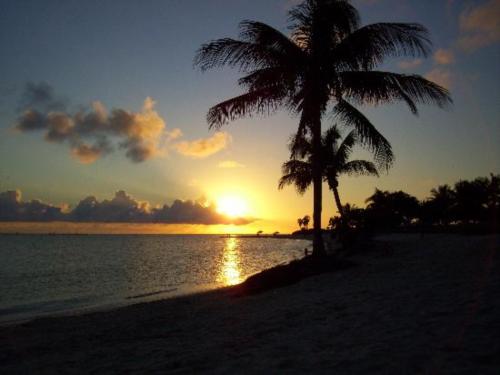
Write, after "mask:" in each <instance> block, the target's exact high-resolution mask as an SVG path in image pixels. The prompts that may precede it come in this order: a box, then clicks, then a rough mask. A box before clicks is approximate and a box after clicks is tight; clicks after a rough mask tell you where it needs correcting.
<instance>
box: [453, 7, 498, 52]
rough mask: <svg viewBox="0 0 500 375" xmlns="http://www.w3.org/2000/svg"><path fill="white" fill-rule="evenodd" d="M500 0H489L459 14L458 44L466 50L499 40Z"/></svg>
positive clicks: (470, 50) (475, 48)
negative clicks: (459, 33) (459, 32)
mask: <svg viewBox="0 0 500 375" xmlns="http://www.w3.org/2000/svg"><path fill="white" fill-rule="evenodd" d="M499 19H500V0H489V1H487V2H485V3H483V4H481V5H478V6H475V7H471V8H469V9H467V10H465V11H464V12H462V14H461V15H460V31H461V36H460V38H459V40H458V46H459V47H460V48H461V49H463V50H464V51H467V52H472V51H475V50H477V49H479V48H482V47H485V46H488V45H491V44H494V43H497V42H499V41H500V22H498V20H499Z"/></svg>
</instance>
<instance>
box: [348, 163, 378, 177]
mask: <svg viewBox="0 0 500 375" xmlns="http://www.w3.org/2000/svg"><path fill="white" fill-rule="evenodd" d="M342 172H344V173H347V174H349V175H356V176H360V175H365V176H369V175H372V176H377V177H378V170H377V167H376V166H375V164H373V163H372V162H371V161H367V160H351V161H350V162H348V163H346V164H344V166H343V168H342Z"/></svg>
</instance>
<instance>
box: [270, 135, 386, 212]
mask: <svg viewBox="0 0 500 375" xmlns="http://www.w3.org/2000/svg"><path fill="white" fill-rule="evenodd" d="M340 140H341V134H340V132H339V131H338V129H337V127H336V126H333V127H332V128H330V129H328V130H327V131H326V132H325V133H324V135H323V137H322V139H321V150H320V152H321V172H322V176H323V180H324V181H326V182H327V183H328V186H329V188H330V190H332V192H333V195H334V198H335V204H336V205H337V209H338V211H339V213H340V216H341V217H342V218H343V217H344V210H343V207H342V203H341V201H340V195H339V191H338V185H339V182H338V179H339V177H340V176H341V175H342V174H348V175H374V176H378V171H377V168H376V167H375V164H374V163H372V162H370V161H366V160H351V161H350V160H349V157H350V156H351V154H352V151H353V148H354V146H355V145H356V144H357V143H360V142H359V136H358V134H357V131H356V130H353V131H351V132H350V133H349V134H348V135H347V136H346V137H345V138H344V139H343V140H342V141H341V142H340V144H339V141H340ZM298 142H300V144H298ZM290 148H291V149H292V157H293V158H292V159H291V160H289V161H287V162H285V163H284V164H283V166H282V171H283V176H282V177H281V179H280V181H279V185H278V188H279V189H283V187H284V186H285V185H290V184H294V185H295V187H296V189H297V192H298V193H299V194H304V193H305V191H306V190H307V188H308V187H309V186H310V185H311V184H312V182H313V178H312V176H313V173H312V171H313V165H312V157H313V155H312V145H311V140H310V138H308V137H301V138H294V139H293V141H292V144H291V145H290Z"/></svg>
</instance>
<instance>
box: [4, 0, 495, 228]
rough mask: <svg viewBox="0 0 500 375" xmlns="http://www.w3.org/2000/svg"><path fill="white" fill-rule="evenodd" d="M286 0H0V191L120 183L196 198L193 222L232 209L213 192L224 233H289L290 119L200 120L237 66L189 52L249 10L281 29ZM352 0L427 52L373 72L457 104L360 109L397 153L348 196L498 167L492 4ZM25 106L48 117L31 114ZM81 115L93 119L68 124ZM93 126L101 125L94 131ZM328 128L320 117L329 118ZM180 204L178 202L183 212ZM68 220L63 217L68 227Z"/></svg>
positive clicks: (85, 191)
mask: <svg viewBox="0 0 500 375" xmlns="http://www.w3.org/2000/svg"><path fill="white" fill-rule="evenodd" d="M297 3H298V1H295V0H294V1H292V0H252V1H249V0H198V1H195V0H191V1H181V0H165V1H164V0H161V1H160V0H158V1H153V0H147V1H138V0H136V1H129V0H123V1H119V2H116V1H90V0H88V1H76V0H67V1H62V0H61V1H56V0H53V1H35V0H33V1H24V0H23V1H7V0H0V55H1V56H2V57H1V58H0V71H1V75H0V132H1V136H0V192H6V191H14V190H18V191H19V192H21V193H22V201H25V202H27V201H31V200H33V199H38V200H41V201H42V202H44V204H52V205H55V206H60V207H64V210H66V211H67V210H69V209H72V208H74V207H75V206H76V205H77V204H78V203H79V202H80V201H81V200H82V199H84V198H86V197H88V196H94V197H96V199H97V201H99V202H101V201H103V200H105V199H107V200H111V199H112V198H113V197H115V193H116V192H119V191H122V192H121V193H118V194H117V195H116V197H117V198H119V199H121V200H120V202H128V203H127V204H136V203H137V202H142V203H140V204H142V205H143V206H141V207H147V210H152V209H153V208H154V207H157V208H156V209H157V210H158V211H157V213H158V215H166V216H165V217H171V216H168V215H174V213H173V211H169V212H167V211H168V209H167V210H164V211H161V206H163V204H167V205H168V206H169V207H170V206H171V205H172V203H173V202H174V201H175V200H181V201H185V200H193V201H198V202H200V203H201V204H202V205H203V207H205V206H206V207H207V209H209V211H210V212H208V213H202V214H201V215H208V216H204V217H205V219H204V221H203V222H200V224H203V223H211V222H213V221H212V220H215V221H217V220H219V219H220V218H219V216H217V215H218V214H221V215H223V214H226V213H228V209H225V210H222V211H220V210H219V212H217V211H216V209H215V208H213V209H212V208H211V207H215V206H213V205H214V204H216V203H217V202H218V203H219V206H220V205H224V204H225V205H229V206H231V207H235V206H238V207H237V208H236V209H234V210H235V211H234V212H233V214H234V215H237V216H240V215H241V216H245V217H246V218H247V220H246V221H245V220H243V221H241V222H240V223H241V224H246V223H247V222H251V223H250V224H248V225H242V226H240V227H238V228H237V230H236V229H232V230H234V231H238V232H253V231H256V230H258V229H263V230H265V231H267V232H272V231H274V230H279V231H282V232H287V231H290V230H294V229H296V227H297V224H296V220H297V218H298V217H299V216H303V215H305V214H311V213H312V194H311V192H309V193H307V194H306V195H304V196H303V197H301V196H298V195H297V194H296V192H295V190H294V188H293V187H289V188H285V189H284V190H283V191H278V189H277V184H278V179H279V177H280V173H281V171H280V167H281V164H282V163H283V162H284V161H286V160H287V158H288V156H289V155H288V150H287V147H286V144H287V141H288V139H289V137H290V135H291V134H292V133H293V132H294V131H295V130H296V128H297V124H298V119H297V118H294V117H291V116H290V115H289V114H288V113H286V112H280V113H278V114H277V115H273V116H271V117H268V118H253V119H243V120H239V121H236V122H234V123H231V124H230V125H229V126H227V127H224V128H223V129H221V132H215V131H209V129H208V126H207V123H206V120H205V116H206V113H207V110H208V109H209V108H210V107H211V106H213V105H214V104H216V103H218V102H220V101H222V100H224V99H227V98H230V97H232V96H234V95H237V94H238V93H239V92H240V91H239V89H238V87H237V86H236V80H237V78H238V72H237V71H233V70H231V69H229V68H227V69H222V70H214V71H209V72H206V73H203V74H202V73H201V72H200V71H199V70H197V69H195V68H194V67H193V57H194V54H195V52H196V50H197V49H198V48H199V47H200V45H201V44H202V43H204V42H207V41H209V40H211V39H216V38H221V37H237V33H238V29H237V26H238V23H239V22H240V21H242V20H244V19H251V20H259V21H262V22H265V23H268V24H270V25H272V26H274V27H276V28H278V29H279V30H281V31H283V32H285V33H286V32H287V28H286V21H287V12H288V10H289V9H290V8H291V7H292V6H293V5H295V4H297ZM353 3H354V4H355V5H356V6H358V9H359V10H360V13H361V17H362V22H363V24H365V23H373V22H379V21H395V22H418V23H422V24H423V25H425V26H426V27H427V28H428V29H429V31H430V34H431V39H432V41H433V44H434V52H433V56H429V58H428V59H426V60H408V59H393V60H391V61H389V62H388V63H387V64H386V65H385V66H383V67H381V70H392V71H397V72H404V73H418V74H421V75H424V76H426V77H427V78H429V79H431V80H433V81H435V82H437V83H439V84H441V85H444V86H446V87H447V88H449V89H450V91H451V93H452V97H453V100H454V105H453V106H452V107H451V108H450V109H448V110H445V111H444V110H439V109H437V108H432V107H421V109H420V115H419V117H415V116H413V115H412V114H411V113H410V112H409V111H408V109H407V108H406V107H405V106H403V105H387V106H382V107H377V108H373V107H364V108H362V110H363V111H364V113H365V114H366V115H367V116H368V117H369V118H370V119H371V120H372V122H373V123H374V124H375V125H376V126H377V128H378V129H379V130H380V131H381V132H382V133H383V134H384V135H385V136H386V138H387V139H388V140H389V141H390V142H391V143H392V145H393V148H394V151H395V155H396V162H395V165H394V167H393V168H392V169H391V170H390V171H389V173H388V174H387V175H381V177H380V178H368V177H362V178H349V177H343V178H342V179H341V180H340V194H341V198H342V199H343V201H344V202H350V203H354V204H356V205H358V206H363V205H364V200H365V199H366V198H367V197H368V196H369V195H371V194H372V193H373V191H374V189H375V187H378V188H380V189H384V190H399V189H402V190H404V191H406V192H408V193H410V194H413V195H415V196H417V197H418V198H425V197H426V196H428V194H429V190H430V189H431V188H433V187H435V186H437V185H438V184H445V183H448V184H453V183H454V182H455V181H457V180H459V179H461V178H463V179H468V178H474V177H477V176H487V175H488V174H489V173H490V172H493V173H499V172H500V147H499V146H498V145H499V144H500V124H499V122H500V121H499V120H500V106H499V103H500V91H499V89H498V87H499V81H500V48H499V42H500V26H499V25H500V24H499V22H498V20H499V19H500V0H481V1H479V0H474V1H473V0H358V1H353ZM35 110H36V111H38V112H39V113H43V114H44V115H45V116H46V117H47V119H48V120H46V121H49V122H50V124H51V125H50V126H51V127H50V128H47V127H46V126H45V125H40V122H39V119H37V118H36V116H35V112H34V111H35ZM30 111H31V112H30ZM84 123H85V124H92V126H94V127H90V126H89V127H86V128H83V127H82V128H79V127H78V124H84ZM103 124H107V125H109V127H110V129H112V131H111V132H108V133H107V134H106V135H103V134H102V133H99V131H98V128H99V126H104V125H103ZM328 125H330V122H329V121H328V119H325V120H324V122H323V127H324V129H326V127H327V126H328ZM43 126H45V127H43ZM359 155H361V156H365V154H364V153H360V154H359ZM1 197H3V198H4V199H14V198H13V196H12V195H8V194H4V195H3V196H0V198H1ZM16 199H19V196H18V197H17V198H16ZM224 202H225V203H224ZM228 202H229V203H228ZM324 202H325V204H324V215H323V218H324V220H326V221H327V218H328V217H330V216H332V215H334V214H335V211H336V209H335V208H334V204H333V195H332V194H331V193H330V192H329V191H328V189H326V186H325V190H324ZM138 204H139V203H138ZM211 205H212V206H211ZM178 206H179V210H180V211H179V212H184V211H182V210H185V209H188V208H189V207H188V208H186V207H184V206H182V205H181V204H180V203H178ZM1 207H2V206H1V205H0V209H1ZM219 208H220V207H219ZM106 209H107V207H103V208H102V211H103V212H104V211H105V210H106ZM189 209H191V208H189ZM64 210H63V211H64ZM160 211H161V212H160ZM155 212H156V211H155ZM175 212H178V211H175ZM214 218H215V219H214ZM139 221H140V220H139ZM219 221H220V220H219ZM9 225H10V224H5V223H4V224H2V225H1V226H0V229H1V228H2V227H3V228H7V227H8V226H9ZM78 225H80V224H68V223H66V224H64V225H63V224H61V225H60V226H62V227H68V228H70V229H68V230H71V231H76V230H77V229H78ZM90 226H92V225H91V224H90ZM32 227H33V228H40V224H38V225H32ZM126 227H127V229H126V230H129V229H130V228H131V229H130V230H131V231H147V232H151V231H153V232H154V231H160V232H183V233H185V232H209V233H210V232H211V233H213V232H225V231H228V230H230V229H228V228H227V227H224V226H215V227H214V226H206V225H193V226H186V225H180V224H172V225H171V226H168V225H164V226H162V227H161V230H156V229H151V228H148V229H144V228H142V229H141V228H139V229H137V228H138V227H137V226H135V225H132V224H131V225H128V226H126ZM80 228H83V227H80ZM86 228H87V229H88V228H89V227H88V226H87V227H86ZM93 228H94V230H97V229H95V225H94V226H93ZM109 228H111V226H110V227H109ZM123 228H125V226H123ZM43 230H46V227H43ZM109 230H110V231H115V230H116V226H113V228H111V229H109ZM83 231H85V230H83Z"/></svg>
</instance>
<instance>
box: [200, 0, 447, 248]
mask: <svg viewBox="0 0 500 375" xmlns="http://www.w3.org/2000/svg"><path fill="white" fill-rule="evenodd" d="M289 16H290V17H289V20H290V29H291V37H288V36H287V35H285V34H283V33H281V32H280V31H278V30H276V29H274V28H272V27H271V26H268V25H266V24H263V23H261V22H255V21H243V22H242V23H241V24H240V30H241V32H240V39H232V38H222V39H218V40H214V41H211V42H209V43H207V44H204V45H203V46H202V47H201V48H200V49H199V50H198V52H197V55H196V57H195V64H196V65H198V66H199V67H200V68H201V69H202V70H203V71H205V70H207V69H212V68H216V67H220V66H224V65H228V66H230V67H236V68H239V69H240V71H241V72H242V73H243V74H244V76H243V77H242V78H241V79H240V80H239V81H238V83H239V85H240V86H242V87H243V88H244V90H245V92H244V93H243V94H241V95H239V96H237V97H234V98H232V99H229V100H226V101H224V102H222V103H219V104H217V105H215V106H214V107H212V108H211V109H210V110H209V112H208V115H207V120H208V123H209V126H210V128H213V127H215V128H220V127H221V126H222V125H224V124H226V123H227V122H229V121H232V120H235V119H238V118H241V117H245V116H251V115H253V114H266V115H267V114H270V113H273V112H275V111H276V110H278V109H280V108H286V109H287V110H288V111H290V112H291V113H292V114H296V115H299V116H300V121H299V129H298V132H297V135H298V136H303V135H305V134H306V133H309V134H310V135H311V139H312V145H313V154H312V155H313V157H312V165H313V171H312V178H313V185H314V194H313V195H314V213H313V218H314V241H313V254H316V255H322V254H324V253H325V252H324V246H323V240H322V237H321V204H322V199H321V198H322V186H321V185H322V184H321V183H322V173H321V160H320V159H321V157H320V153H319V149H320V148H321V119H322V117H323V115H324V114H325V112H326V111H327V108H328V105H329V104H330V102H331V104H333V105H334V107H333V113H334V114H335V115H336V116H337V117H338V118H339V119H340V120H341V121H342V122H343V124H345V125H348V126H353V127H355V128H356V129H357V130H358V132H359V134H360V135H361V137H362V140H363V141H364V142H367V143H368V144H369V145H370V146H372V147H373V149H374V150H375V151H379V150H383V149H385V148H387V145H388V142H387V141H386V140H385V138H384V137H383V136H382V135H381V134H380V133H379V132H378V131H377V130H376V129H375V127H374V126H373V125H372V124H371V122H370V121H369V120H368V119H367V118H366V117H365V116H364V115H363V114H362V113H361V112H359V111H358V110H357V109H356V108H355V107H354V106H353V105H352V103H353V102H354V103H358V104H363V103H370V104H374V105H376V104H381V103H387V102H396V101H404V102H405V103H406V104H408V106H409V107H410V110H411V111H412V112H413V113H415V114H416V113H417V104H420V103H432V104H437V105H438V106H439V107H443V106H445V105H446V104H448V103H449V102H450V101H451V99H450V97H449V95H448V91H447V90H446V89H444V88H442V87H440V86H438V85H437V84H435V83H432V82H430V81H428V80H426V79H424V78H423V77H421V76H418V75H404V74H396V73H390V72H384V71H375V70H374V69H375V68H376V67H377V66H378V65H380V64H381V63H383V62H384V60H385V58H386V57H388V56H412V57H419V56H427V55H428V53H429V51H430V45H431V43H430V40H429V39H428V35H427V30H426V29H425V28H424V27H423V26H421V25H419V24H413V23H410V24H404V23H376V24H372V25H367V26H363V27H360V21H359V14H358V11H357V10H356V9H355V8H354V7H353V6H352V5H351V4H350V2H349V1H348V0H305V1H304V2H303V3H302V4H300V5H298V6H296V7H294V8H293V9H292V10H291V11H290V12H289Z"/></svg>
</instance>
